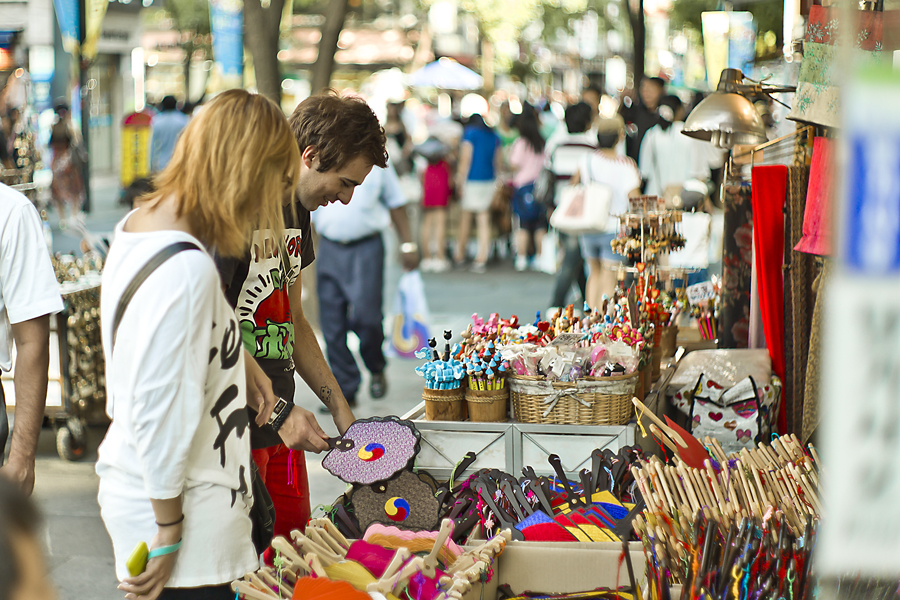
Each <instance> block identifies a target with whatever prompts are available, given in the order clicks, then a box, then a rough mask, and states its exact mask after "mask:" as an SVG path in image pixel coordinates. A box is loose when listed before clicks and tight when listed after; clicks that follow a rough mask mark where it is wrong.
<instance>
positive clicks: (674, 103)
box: [657, 95, 684, 131]
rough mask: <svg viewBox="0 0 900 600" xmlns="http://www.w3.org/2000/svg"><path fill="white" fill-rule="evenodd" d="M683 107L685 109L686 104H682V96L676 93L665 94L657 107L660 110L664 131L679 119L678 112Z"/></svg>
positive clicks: (660, 123) (661, 124) (660, 119)
mask: <svg viewBox="0 0 900 600" xmlns="http://www.w3.org/2000/svg"><path fill="white" fill-rule="evenodd" d="M682 109H684V104H682V102H681V98H679V97H678V96H675V95H668V96H663V98H662V99H661V100H660V101H659V108H658V109H657V110H658V112H659V126H660V127H661V128H662V130H663V131H668V130H669V127H671V126H672V123H674V122H675V121H676V120H677V119H678V113H679V111H681V110H682Z"/></svg>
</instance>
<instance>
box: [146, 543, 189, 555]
mask: <svg viewBox="0 0 900 600" xmlns="http://www.w3.org/2000/svg"><path fill="white" fill-rule="evenodd" d="M180 549H181V540H178V541H177V542H176V543H174V544H172V545H171V546H160V547H159V548H154V549H153V550H151V551H150V554H148V555H147V560H150V559H151V558H159V557H160V556H165V555H166V554H172V553H173V552H178V551H179V550H180Z"/></svg>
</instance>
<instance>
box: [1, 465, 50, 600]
mask: <svg viewBox="0 0 900 600" xmlns="http://www.w3.org/2000/svg"><path fill="white" fill-rule="evenodd" d="M39 523H40V518H39V516H38V512H37V509H36V508H35V507H34V504H33V503H32V502H31V501H30V500H29V499H28V498H27V497H26V496H25V494H23V493H22V492H21V491H20V490H19V489H18V488H17V487H15V486H14V485H13V484H12V483H10V482H9V481H7V480H6V479H4V478H3V477H0V600H9V598H10V597H12V592H13V590H14V589H15V588H16V586H17V585H18V584H19V574H20V573H21V571H22V568H21V566H20V565H19V564H18V560H17V557H16V551H15V548H14V547H13V544H14V542H13V538H14V537H16V536H23V535H24V536H31V537H37V535H38V524H39Z"/></svg>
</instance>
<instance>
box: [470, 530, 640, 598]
mask: <svg viewBox="0 0 900 600" xmlns="http://www.w3.org/2000/svg"><path fill="white" fill-rule="evenodd" d="M629 551H630V554H631V564H632V565H633V567H634V576H635V578H636V579H637V581H638V583H640V581H642V580H643V579H644V570H645V565H646V563H645V559H644V552H643V550H642V547H641V544H640V542H631V543H630V544H629ZM621 553H622V545H621V544H617V543H610V542H592V543H587V542H511V543H509V544H507V546H506V549H505V550H504V551H503V554H501V555H500V557H499V559H498V560H497V563H496V566H495V570H496V571H497V583H498V585H499V586H502V585H508V586H509V587H510V589H511V590H512V591H513V593H515V594H523V593H525V592H526V591H528V592H543V593H548V594H562V593H574V592H583V591H586V590H593V589H596V588H599V587H606V588H615V587H616V585H617V584H618V585H619V586H627V585H629V584H630V580H629V578H628V567H627V566H626V564H625V561H624V560H623V561H622V563H621V565H620V564H619V556H620V555H621ZM488 597H489V596H488V595H487V594H486V595H485V598H488ZM490 597H491V598H496V596H490Z"/></svg>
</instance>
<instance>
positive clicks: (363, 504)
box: [351, 471, 439, 531]
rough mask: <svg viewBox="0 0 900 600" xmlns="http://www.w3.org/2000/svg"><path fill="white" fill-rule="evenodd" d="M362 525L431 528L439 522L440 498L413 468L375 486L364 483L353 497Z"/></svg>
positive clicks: (417, 528) (413, 528)
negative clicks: (412, 470)
mask: <svg viewBox="0 0 900 600" xmlns="http://www.w3.org/2000/svg"><path fill="white" fill-rule="evenodd" d="M351 502H352V503H353V507H354V508H355V509H356V517H357V518H358V519H359V525H360V528H362V529H365V528H367V527H368V526H369V525H371V524H372V523H381V524H383V525H394V526H396V527H398V528H400V529H407V530H414V531H419V530H432V529H434V528H435V527H436V526H437V523H438V509H439V506H438V501H437V499H436V498H435V497H434V492H433V491H432V489H431V486H429V485H428V484H427V483H425V482H424V481H422V480H421V479H419V478H418V477H417V476H416V475H415V474H413V473H411V472H410V471H404V472H403V473H401V474H400V476H399V477H396V478H394V479H391V480H390V481H384V482H381V483H378V484H375V485H366V486H362V487H360V488H359V489H357V490H355V491H354V492H353V497H352V498H351Z"/></svg>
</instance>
